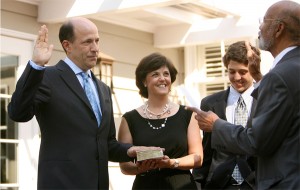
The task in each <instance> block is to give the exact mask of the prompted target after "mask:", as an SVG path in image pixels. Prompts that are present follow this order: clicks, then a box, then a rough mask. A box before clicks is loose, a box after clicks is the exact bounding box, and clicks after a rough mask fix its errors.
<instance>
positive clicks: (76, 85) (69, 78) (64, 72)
mask: <svg viewBox="0 0 300 190" xmlns="http://www.w3.org/2000/svg"><path fill="white" fill-rule="evenodd" d="M56 67H57V69H58V70H59V71H61V73H60V77H61V78H62V80H63V81H64V82H65V84H66V85H67V86H68V87H69V88H70V90H72V91H73V92H74V93H75V94H76V95H77V96H78V97H79V99H81V100H82V101H83V102H84V103H85V104H86V106H88V107H89V108H90V109H91V110H92V111H93V109H92V106H91V104H90V102H89V100H88V98H87V96H86V95H85V92H84V90H83V88H82V86H81V85H80V82H79V81H78V78H77V76H76V75H75V73H74V72H73V71H72V69H71V68H70V67H69V66H68V65H67V64H66V63H65V62H64V61H62V60H61V61H60V62H58V63H57V65H56Z"/></svg>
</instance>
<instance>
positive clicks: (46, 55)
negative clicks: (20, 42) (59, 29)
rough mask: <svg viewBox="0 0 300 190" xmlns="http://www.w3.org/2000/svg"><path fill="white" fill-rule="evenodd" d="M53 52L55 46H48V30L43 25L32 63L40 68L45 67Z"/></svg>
mask: <svg viewBox="0 0 300 190" xmlns="http://www.w3.org/2000/svg"><path fill="white" fill-rule="evenodd" d="M52 50H53V45H52V44H51V45H49V44H48V28H47V27H46V25H42V26H41V28H40V30H39V33H38V36H37V39H36V42H35V45H34V49H33V54H32V61H33V62H34V63H35V64H37V65H39V66H45V65H46V64H47V63H48V61H49V60H50V58H51V55H52Z"/></svg>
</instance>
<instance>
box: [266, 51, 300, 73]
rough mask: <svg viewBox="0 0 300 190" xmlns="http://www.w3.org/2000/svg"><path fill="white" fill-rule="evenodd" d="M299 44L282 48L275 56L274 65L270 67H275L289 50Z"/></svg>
mask: <svg viewBox="0 0 300 190" xmlns="http://www.w3.org/2000/svg"><path fill="white" fill-rule="evenodd" d="M296 47H297V46H291V47H287V48H285V49H284V50H282V51H281V52H280V53H279V54H278V55H277V56H276V57H275V58H274V61H273V65H272V66H271V68H270V69H273V68H274V67H275V66H276V65H277V63H278V62H279V61H280V60H281V59H282V57H283V56H284V55H285V54H287V53H288V52H289V51H291V50H293V49H295V48H296Z"/></svg>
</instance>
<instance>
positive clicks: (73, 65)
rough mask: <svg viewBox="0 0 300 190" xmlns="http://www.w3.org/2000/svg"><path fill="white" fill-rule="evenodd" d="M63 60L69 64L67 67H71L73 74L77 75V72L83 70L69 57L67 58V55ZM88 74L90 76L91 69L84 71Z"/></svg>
mask: <svg viewBox="0 0 300 190" xmlns="http://www.w3.org/2000/svg"><path fill="white" fill-rule="evenodd" d="M64 62H65V63H66V64H67V65H69V67H70V68H71V69H72V71H73V72H74V73H75V75H78V74H79V73H82V72H84V71H83V70H82V69H80V68H79V67H78V66H77V65H76V64H75V63H74V62H73V61H72V60H71V59H69V58H68V57H66V58H65V59H64ZM85 73H87V74H88V75H89V77H91V70H88V71H87V72H85Z"/></svg>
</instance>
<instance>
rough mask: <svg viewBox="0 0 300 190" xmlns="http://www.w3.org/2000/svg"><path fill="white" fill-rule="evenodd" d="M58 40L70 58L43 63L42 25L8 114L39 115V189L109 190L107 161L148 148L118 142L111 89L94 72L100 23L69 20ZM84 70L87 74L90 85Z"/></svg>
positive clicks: (47, 50)
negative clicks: (47, 65) (84, 76)
mask: <svg viewBox="0 0 300 190" xmlns="http://www.w3.org/2000/svg"><path fill="white" fill-rule="evenodd" d="M59 38H60V42H61V44H62V47H63V49H64V51H65V52H66V58H65V59H64V60H60V61H59V62H58V63H57V64H56V65H54V66H49V67H45V65H46V64H47V63H48V61H49V60H50V57H51V54H52V50H53V45H49V44H48V29H47V28H46V26H45V25H43V26H42V27H41V29H40V31H39V34H38V38H37V40H36V43H35V47H34V51H33V57H32V60H30V61H29V63H28V64H27V66H26V68H25V71H24V73H23V74H22V76H21V78H20V79H19V80H18V83H17V86H16V91H15V92H14V93H13V96H12V99H11V102H10V104H9V105H8V111H9V116H10V117H11V119H13V120H14V121H17V122H26V121H29V120H30V119H32V118H33V116H36V118H37V121H38V123H39V126H40V130H41V145H40V153H39V165H38V189H109V179H108V160H110V161H115V162H125V161H130V160H131V159H132V157H134V156H135V155H136V150H138V149H146V147H133V146H132V145H130V144H122V143H119V142H118V141H117V140H116V137H115V135H116V131H115V123H114V117H113V108H112V99H111V93H110V89H109V87H108V86H107V85H105V84H104V83H103V82H101V81H100V80H99V79H96V77H95V76H94V75H93V73H92V72H91V70H90V69H91V68H92V67H94V66H95V65H96V62H97V57H98V53H99V32H98V29H97V27H96V25H95V24H94V23H92V22H91V21H90V20H88V19H86V18H80V17H77V18H71V19H70V20H68V21H66V22H65V23H64V24H63V25H62V26H61V28H60V31H59ZM82 73H85V74H87V75H88V78H87V82H86V83H85V81H84V80H85V79H84V78H82ZM88 84H89V85H88ZM86 89H91V90H90V91H89V94H86V93H85V90H86ZM90 96H94V101H90V100H89V99H88V98H89V97H90ZM93 105H94V106H95V107H93ZM94 110H96V111H94ZM153 148H154V147H153Z"/></svg>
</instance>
